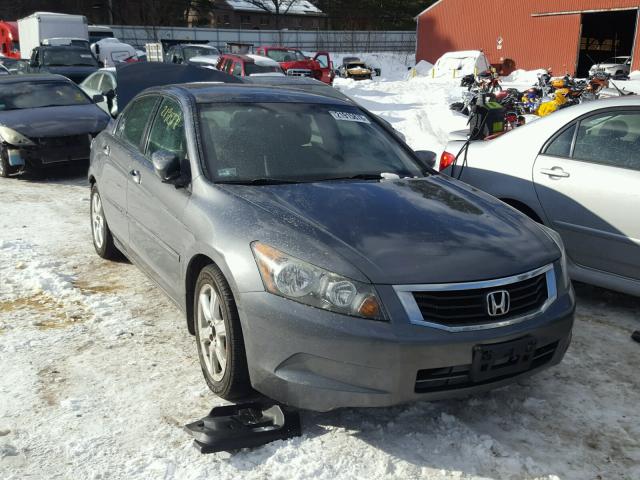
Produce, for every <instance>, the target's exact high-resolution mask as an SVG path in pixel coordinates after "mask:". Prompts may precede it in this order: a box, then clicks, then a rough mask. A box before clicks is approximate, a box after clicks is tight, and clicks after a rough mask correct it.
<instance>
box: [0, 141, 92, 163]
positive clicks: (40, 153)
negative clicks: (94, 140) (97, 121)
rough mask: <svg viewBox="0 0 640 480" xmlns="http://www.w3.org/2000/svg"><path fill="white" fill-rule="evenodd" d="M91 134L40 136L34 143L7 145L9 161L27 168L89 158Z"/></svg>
mask: <svg viewBox="0 0 640 480" xmlns="http://www.w3.org/2000/svg"><path fill="white" fill-rule="evenodd" d="M90 145H91V135H90V134H85V135H75V136H71V137H55V138H38V139H35V141H34V145H31V146H24V147H14V146H11V145H7V150H8V151H9V163H10V164H11V165H12V166H17V167H20V166H21V167H25V168H42V167H45V166H48V165H52V164H57V163H68V162H76V161H82V160H88V159H89V154H90V149H91V148H90Z"/></svg>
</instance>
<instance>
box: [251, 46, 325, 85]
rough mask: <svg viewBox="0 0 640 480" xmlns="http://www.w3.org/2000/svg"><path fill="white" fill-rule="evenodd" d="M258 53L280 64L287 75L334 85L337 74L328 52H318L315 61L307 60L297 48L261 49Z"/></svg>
mask: <svg viewBox="0 0 640 480" xmlns="http://www.w3.org/2000/svg"><path fill="white" fill-rule="evenodd" d="M256 53H257V54H258V55H263V56H265V57H269V58H271V59H272V60H275V61H276V62H278V63H279V64H280V66H281V67H282V69H283V70H284V72H285V73H286V74H287V75H290V76H299V77H311V78H315V79H316V80H320V81H322V82H324V83H327V84H329V85H331V84H332V83H333V79H334V77H335V73H334V71H333V62H332V61H331V57H330V56H329V53H328V52H318V53H316V55H315V57H313V59H310V58H307V57H306V56H305V55H304V54H303V53H302V52H301V51H300V50H298V49H297V48H289V47H259V48H258V49H257V50H256Z"/></svg>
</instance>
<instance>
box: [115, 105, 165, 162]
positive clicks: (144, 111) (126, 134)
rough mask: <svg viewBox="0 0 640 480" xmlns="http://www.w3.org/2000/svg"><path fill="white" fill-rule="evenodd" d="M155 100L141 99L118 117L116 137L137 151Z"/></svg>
mask: <svg viewBox="0 0 640 480" xmlns="http://www.w3.org/2000/svg"><path fill="white" fill-rule="evenodd" d="M156 99H157V97H155V96H150V97H142V98H140V99H138V100H136V101H135V102H133V103H132V104H131V105H129V106H128V107H127V109H126V110H125V111H124V112H123V113H122V115H121V117H120V121H119V122H118V126H117V127H116V136H117V137H119V138H122V139H123V140H124V141H126V142H127V143H129V144H130V145H131V146H133V147H135V148H138V149H139V148H140V141H141V140H142V135H143V134H144V128H145V126H146V125H147V122H148V121H149V117H150V116H151V114H152V113H153V108H154V107H155V105H156Z"/></svg>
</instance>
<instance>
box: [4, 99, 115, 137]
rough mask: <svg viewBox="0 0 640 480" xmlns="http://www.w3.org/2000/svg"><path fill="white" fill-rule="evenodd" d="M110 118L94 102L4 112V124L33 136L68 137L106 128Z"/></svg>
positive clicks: (27, 135)
mask: <svg viewBox="0 0 640 480" xmlns="http://www.w3.org/2000/svg"><path fill="white" fill-rule="evenodd" d="M109 120H110V117H109V116H108V115H107V114H106V113H105V112H104V111H102V110H101V109H100V108H99V107H97V106H96V105H95V104H93V103H89V104H86V105H70V106H65V107H44V108H27V109H23V110H7V111H4V112H0V124H1V125H5V126H7V127H9V128H12V129H13V130H16V131H17V132H20V133H21V134H23V135H25V136H26V137H29V138H39V137H64V136H68V135H81V134H83V133H95V132H100V131H102V130H103V129H104V128H105V127H106V126H107V124H108V123H109Z"/></svg>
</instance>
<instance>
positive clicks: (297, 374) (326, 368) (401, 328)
mask: <svg viewBox="0 0 640 480" xmlns="http://www.w3.org/2000/svg"><path fill="white" fill-rule="evenodd" d="M378 291H379V294H380V296H381V298H382V301H383V303H384V304H385V307H386V309H387V311H388V313H389V314H390V318H391V321H390V322H375V321H371V320H364V319H358V318H351V317H347V316H344V315H338V314H334V313H331V312H327V311H323V310H319V309H316V308H312V307H308V306H305V305H302V304H298V303H295V302H292V301H289V300H286V299H284V298H280V297H277V296H275V295H271V294H269V293H265V292H253V293H243V294H240V296H239V299H238V302H237V304H238V306H239V310H240V318H241V322H242V328H243V334H244V340H245V345H246V352H247V359H248V363H249V372H250V377H251V383H252V385H253V387H254V388H255V389H256V390H258V391H259V392H261V393H263V394H265V395H267V396H269V397H271V398H273V399H275V400H278V401H280V402H282V403H285V404H288V405H292V406H295V407H299V408H304V409H310V410H317V411H328V410H332V409H335V408H341V407H383V406H390V405H396V404H400V403H406V402H411V401H417V400H438V399H444V398H453V397H459V396H466V395H469V394H471V393H477V392H481V391H485V390H489V389H492V388H496V387H499V386H502V385H505V384H508V383H511V382H514V381H516V380H518V379H520V378H523V377H525V376H528V375H531V374H533V373H535V372H537V371H540V370H542V369H544V368H547V367H550V366H552V365H555V364H557V363H559V362H560V361H561V360H562V358H563V356H564V354H565V352H566V350H567V348H568V346H569V342H570V339H571V329H572V326H573V313H574V309H575V301H574V295H573V291H572V290H571V291H568V292H563V293H561V294H560V295H559V296H558V298H557V299H556V301H555V302H554V303H553V304H552V305H551V306H550V307H549V308H548V309H547V310H546V311H544V312H543V313H541V314H540V315H539V316H537V317H535V318H532V319H530V320H528V321H526V322H522V323H518V324H515V325H508V326H505V327H500V328H495V329H489V330H478V331H469V332H447V331H444V330H438V329H434V328H430V327H426V326H422V325H414V324H411V323H410V322H409V319H408V317H407V314H406V313H405V311H404V308H403V306H402V305H401V304H400V302H399V300H398V298H397V296H396V295H395V293H394V292H393V288H392V287H391V286H382V287H378ZM525 336H528V337H530V338H533V339H534V340H535V342H536V347H537V348H538V349H539V350H540V354H539V355H538V357H539V360H538V361H536V362H534V363H533V364H532V366H531V368H530V369H529V370H527V371H526V372H521V373H519V374H517V375H514V376H510V377H508V378H504V377H500V378H497V379H496V380H495V381H485V382H482V383H476V384H472V383H470V382H469V381H467V382H465V381H464V378H462V376H463V375H461V374H463V373H464V371H465V368H466V369H467V371H468V370H469V368H470V366H471V364H472V356H473V349H474V347H476V346H478V345H490V344H494V343H502V342H508V341H512V340H516V339H519V338H522V337H525ZM434 372H435V375H440V377H438V378H443V377H442V375H443V372H449V373H451V374H452V375H453V374H456V375H457V377H458V381H457V382H455V384H454V382H452V384H451V386H449V384H443V383H442V382H438V381H436V382H435V383H434V382H432V383H429V379H428V377H429V375H432V374H434ZM425 379H426V380H427V382H426V383H425ZM445 383H446V382H445ZM425 386H427V387H425Z"/></svg>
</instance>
